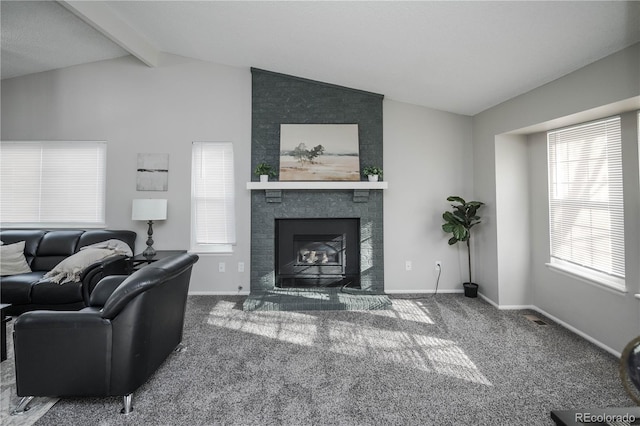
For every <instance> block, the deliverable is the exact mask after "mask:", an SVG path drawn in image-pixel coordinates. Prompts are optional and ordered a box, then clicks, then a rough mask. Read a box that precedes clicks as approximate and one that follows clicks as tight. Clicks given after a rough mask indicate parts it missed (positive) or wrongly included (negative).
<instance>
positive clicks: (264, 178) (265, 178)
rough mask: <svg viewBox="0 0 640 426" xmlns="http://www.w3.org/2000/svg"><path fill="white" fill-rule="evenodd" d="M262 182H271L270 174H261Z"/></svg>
mask: <svg viewBox="0 0 640 426" xmlns="http://www.w3.org/2000/svg"><path fill="white" fill-rule="evenodd" d="M260 182H269V175H260Z"/></svg>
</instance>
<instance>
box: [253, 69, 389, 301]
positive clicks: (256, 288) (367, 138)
mask: <svg viewBox="0 0 640 426" xmlns="http://www.w3.org/2000/svg"><path fill="white" fill-rule="evenodd" d="M251 72H252V85H253V86H252V138H251V168H252V170H253V169H255V167H256V165H257V164H258V163H261V162H267V163H269V164H271V165H274V166H275V167H276V169H277V168H278V167H279V158H280V124H301V123H308V124H358V129H359V143H360V168H361V169H362V168H363V167H365V166H367V165H375V166H380V167H382V164H383V163H382V99H383V96H382V95H378V94H374V93H369V92H363V91H359V90H354V89H350V88H345V87H340V86H335V85H331V84H326V83H322V82H317V81H312V80H307V79H303V78H298V77H292V76H287V75H282V74H278V73H273V72H269V71H264V70H259V69H252V70H251ZM252 180H254V181H257V180H258V179H257V178H256V177H255V176H253V177H252ZM382 198H383V197H382V191H381V190H369V191H367V190H365V191H361V190H353V189H350V190H333V189H332V190H281V191H275V194H274V192H273V191H264V190H253V191H252V194H251V295H250V297H249V298H248V302H250V303H253V306H254V307H255V306H256V304H258V305H259V304H260V303H259V302H256V298H260V296H261V295H264V294H268V293H273V292H274V287H275V248H274V247H275V244H274V240H275V221H276V219H282V218H287V219H290V218H313V219H316V218H359V219H360V240H361V241H360V274H361V290H360V292H366V293H376V294H380V295H381V294H383V292H384V259H383V256H384V255H383V253H384V251H383V243H384V241H383V204H382ZM277 291H282V292H283V294H284V293H286V291H285V289H282V290H280V289H278V290H277ZM327 291H328V292H329V293H331V292H332V291H333V292H334V293H335V292H336V291H337V290H335V289H334V290H327ZM334 295H335V294H334ZM249 299H252V300H253V302H251V300H249ZM303 308H304V306H303ZM245 309H247V303H246V302H245ZM317 309H334V307H333V308H332V307H330V306H327V305H325V306H323V307H317ZM338 309H348V307H346V308H345V307H344V306H343V307H339V308H338Z"/></svg>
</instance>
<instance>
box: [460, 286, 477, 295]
mask: <svg viewBox="0 0 640 426" xmlns="http://www.w3.org/2000/svg"><path fill="white" fill-rule="evenodd" d="M462 286H463V287H464V295H465V296H466V297H478V284H476V283H462Z"/></svg>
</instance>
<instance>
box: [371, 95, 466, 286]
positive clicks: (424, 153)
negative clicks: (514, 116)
mask: <svg viewBox="0 0 640 426" xmlns="http://www.w3.org/2000/svg"><path fill="white" fill-rule="evenodd" d="M383 108H384V109H383V116H384V179H385V180H387V181H389V189H388V190H386V191H384V260H385V277H384V281H385V291H386V292H389V293H394V292H428V291H433V290H434V289H435V285H436V278H437V273H436V271H435V268H434V266H435V261H436V260H440V261H442V275H441V278H440V283H439V286H438V291H441V290H442V291H447V290H458V291H460V290H462V282H464V281H467V280H468V278H467V274H468V272H467V271H468V269H467V254H466V246H464V245H460V244H456V245H455V246H449V245H448V244H447V240H448V239H449V236H450V235H448V234H445V233H444V232H443V231H442V228H441V225H442V222H443V221H442V213H443V212H444V211H445V210H448V209H450V206H449V202H448V201H447V197H448V196H449V195H460V196H462V197H468V198H467V199H470V198H472V196H473V194H472V190H471V188H472V185H471V177H472V152H471V151H472V150H471V118H470V117H466V116H461V115H456V114H451V113H447V112H442V111H437V110H433V109H429V108H424V107H419V106H415V105H409V104H405V103H400V102H396V101H392V100H387V99H385V101H384V104H383ZM407 260H408V261H411V262H412V267H413V268H412V270H411V271H407V270H406V269H405V262H406V261H407Z"/></svg>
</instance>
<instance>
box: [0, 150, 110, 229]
mask: <svg viewBox="0 0 640 426" xmlns="http://www.w3.org/2000/svg"><path fill="white" fill-rule="evenodd" d="M106 162H107V144H106V142H79V141H63V142H62V141H37V142H29V141H19V142H14V141H3V142H0V220H1V221H2V226H3V227H5V228H7V227H9V228H10V227H43V226H46V227H70V228H73V227H78V228H86V227H103V226H105V180H106Z"/></svg>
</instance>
